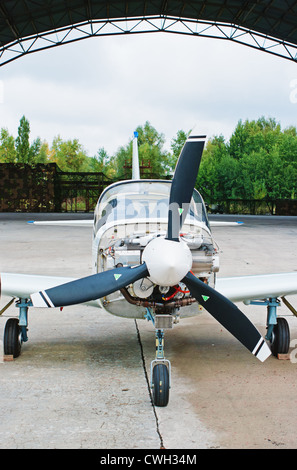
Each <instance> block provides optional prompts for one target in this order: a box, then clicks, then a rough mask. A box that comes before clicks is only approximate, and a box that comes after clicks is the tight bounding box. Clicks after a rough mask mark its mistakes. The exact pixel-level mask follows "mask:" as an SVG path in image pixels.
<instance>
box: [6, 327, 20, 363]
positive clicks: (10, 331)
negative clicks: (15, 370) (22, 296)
mask: <svg viewBox="0 0 297 470" xmlns="http://www.w3.org/2000/svg"><path fill="white" fill-rule="evenodd" d="M3 339H4V341H3V343H4V344H3V345H4V355H9V356H13V357H19V355H20V354H21V348H22V341H21V328H20V326H19V320H18V319H17V318H10V319H9V320H7V322H6V325H5V329H4V338H3Z"/></svg>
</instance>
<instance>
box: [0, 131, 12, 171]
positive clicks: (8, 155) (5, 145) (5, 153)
mask: <svg viewBox="0 0 297 470" xmlns="http://www.w3.org/2000/svg"><path fill="white" fill-rule="evenodd" d="M15 161H16V150H15V143H14V138H13V136H12V135H10V134H9V132H8V130H7V129H4V128H3V129H1V131H0V163H15Z"/></svg>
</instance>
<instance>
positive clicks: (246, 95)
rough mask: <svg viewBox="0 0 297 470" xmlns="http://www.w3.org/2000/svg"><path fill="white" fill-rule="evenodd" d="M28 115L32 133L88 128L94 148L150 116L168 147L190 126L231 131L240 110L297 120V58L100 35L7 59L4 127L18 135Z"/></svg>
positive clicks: (66, 134)
mask: <svg viewBox="0 0 297 470" xmlns="http://www.w3.org/2000/svg"><path fill="white" fill-rule="evenodd" d="M23 115H25V116H26V118H27V119H28V120H29V122H30V129H31V134H30V140H31V141H33V139H35V138H36V137H40V138H41V140H46V141H47V142H48V143H49V145H51V143H52V140H53V138H54V137H56V136H58V135H60V136H61V138H62V139H63V140H68V139H74V138H78V139H79V142H80V143H81V145H82V146H83V148H84V149H85V151H86V152H87V154H88V155H89V156H93V155H95V154H96V153H97V151H98V150H99V148H101V147H104V148H105V150H106V151H107V153H108V154H109V155H113V154H114V153H115V152H116V151H117V149H118V148H119V147H120V146H121V145H126V144H127V143H128V142H129V140H130V139H131V138H132V137H133V133H134V130H135V129H136V127H137V126H139V125H144V123H145V122H146V121H149V122H150V123H151V125H152V126H154V127H155V128H156V130H157V131H158V132H159V133H163V134H164V136H165V139H166V142H165V146H164V147H165V148H166V149H168V150H169V149H170V143H171V140H172V138H174V137H175V136H176V133H177V132H178V130H180V129H182V130H184V131H186V132H188V131H189V130H190V129H193V132H194V133H196V134H207V136H208V138H211V137H213V136H215V135H221V134H222V135H223V136H224V137H225V139H226V140H229V138H230V136H231V134H232V132H233V131H234V129H235V127H236V125H237V123H238V121H239V120H240V119H242V120H243V121H244V120H246V119H250V120H251V119H258V118H259V117H261V116H265V117H267V118H268V117H272V118H275V119H276V121H277V122H279V123H280V124H281V126H282V128H285V127H287V126H290V125H293V126H296V127H297V64H296V63H293V62H290V61H288V60H286V59H282V58H279V57H276V56H273V55H270V54H267V53H265V52H261V51H258V50H254V49H251V48H249V47H247V46H242V45H239V44H235V43H232V42H231V41H222V40H218V39H208V38H202V37H193V36H181V35H178V34H176V35H175V34H166V33H154V34H141V35H129V36H113V37H111V36H109V37H96V38H90V39H86V40H83V41H79V42H76V43H73V44H69V45H63V46H60V47H55V48H52V49H49V50H46V51H41V52H36V53H34V54H31V55H27V56H25V57H21V58H19V59H17V60H15V61H14V62H11V63H9V64H7V65H4V66H3V67H1V68H0V128H2V127H5V128H7V129H8V130H9V132H10V134H12V135H13V136H14V137H16V136H17V129H18V125H19V121H20V118H21V117H22V116H23Z"/></svg>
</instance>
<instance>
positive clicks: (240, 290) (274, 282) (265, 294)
mask: <svg viewBox="0 0 297 470" xmlns="http://www.w3.org/2000/svg"><path fill="white" fill-rule="evenodd" d="M216 290H217V291H219V292H220V293H221V294H222V295H224V296H225V297H227V298H228V299H229V300H231V301H232V302H248V301H251V300H262V299H267V298H276V297H282V296H286V295H294V294H297V272H291V273H281V274H259V275H251V276H238V277H226V278H217V280H216Z"/></svg>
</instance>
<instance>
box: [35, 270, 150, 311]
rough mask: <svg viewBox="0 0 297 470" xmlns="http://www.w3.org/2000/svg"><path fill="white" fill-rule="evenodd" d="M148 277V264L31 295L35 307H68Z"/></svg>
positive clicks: (111, 271)
mask: <svg viewBox="0 0 297 470" xmlns="http://www.w3.org/2000/svg"><path fill="white" fill-rule="evenodd" d="M146 276H148V270H147V267H146V264H145V263H144V264H142V265H140V266H136V267H130V266H128V267H121V268H116V269H111V270H110V271H105V272H102V273H98V274H93V275H92V276H88V277H84V278H82V279H77V280H75V281H72V282H68V283H66V284H62V285H60V286H57V287H53V288H51V289H47V290H45V291H42V292H37V293H36V294H33V295H31V300H32V303H33V306H34V307H66V306H67V305H75V304H80V303H83V302H88V301H90V300H96V299H100V298H101V297H104V296H106V295H108V294H111V293H112V292H115V291H117V290H119V289H122V288H123V287H125V286H127V285H129V284H131V283H133V282H135V281H137V280H138V279H142V278H143V277H146Z"/></svg>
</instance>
